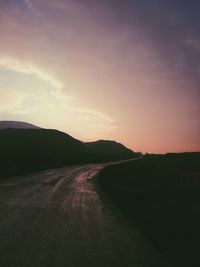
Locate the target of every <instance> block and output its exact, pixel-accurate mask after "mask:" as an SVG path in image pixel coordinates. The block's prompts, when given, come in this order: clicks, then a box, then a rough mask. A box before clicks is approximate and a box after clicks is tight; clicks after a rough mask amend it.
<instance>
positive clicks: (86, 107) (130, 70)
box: [0, 0, 200, 153]
mask: <svg viewBox="0 0 200 267" xmlns="http://www.w3.org/2000/svg"><path fill="white" fill-rule="evenodd" d="M83 2H84V3H83ZM111 2H112V1H111ZM128 2H129V1H127V3H126V4H124V5H123V4H120V3H119V2H118V1H116V5H115V6H112V4H108V3H107V1H96V0H95V1H92V2H91V1H89V0H87V1H80V0H77V1H71V0H67V1H63V0H57V1H47V0H43V1H39V0H34V1H31V0H29V1H24V0H18V1H14V0H10V1H5V2H4V3H2V2H1V3H0V23H1V27H0V33H1V36H2V38H1V43H0V120H18V121H26V122H30V123H33V124H36V125H38V126H41V127H44V128H56V129H58V130H62V131H65V132H67V133H69V134H71V135H73V136H74V137H76V138H79V139H81V140H83V141H93V140H96V139H112V140H116V141H118V142H121V143H123V144H124V145H126V146H128V147H130V148H131V149H133V150H134V151H142V152H144V153H145V152H149V153H165V152H185V151H200V140H199V136H200V120H199V115H200V105H199V103H200V93H199V80H198V79H199V66H198V65H195V64H196V62H195V60H194V58H196V57H197V55H198V56H199V54H200V49H199V47H200V46H198V44H200V40H199V39H198V40H197V36H196V35H195V31H193V32H192V31H191V30H190V29H189V28H188V32H186V33H184V34H185V35H184V34H183V36H184V38H183V40H181V42H180V40H179V39H176V30H177V32H179V31H180V29H179V27H180V26H178V25H182V26H183V25H185V23H187V21H178V19H181V18H180V16H179V14H178V13H177V19H174V23H175V24H174V25H173V30H172V29H171V20H170V19H171V16H170V14H171V13H170V12H171V9H170V8H171V7H170V6H166V7H165V6H164V4H163V9H164V8H165V11H164V14H165V21H164V20H162V14H160V15H161V16H151V15H152V14H153V13H152V14H150V13H147V14H146V13H145V12H151V11H152V12H155V11H154V10H156V7H155V6H154V7H152V9H151V7H150V6H149V7H148V10H150V11H147V8H146V6H145V5H142V4H133V3H132V4H130V3H129V4H128ZM136 2H137V1H136ZM134 5H135V6H134ZM148 5H150V4H149V3H148ZM149 8H150V9H149ZM159 10H160V9H159ZM130 12H132V13H130ZM134 12H135V13H134ZM140 12H141V13H140ZM160 12H161V11H160ZM174 12H175V11H174ZM177 12H178V11H177ZM143 13H144V16H142V14H143ZM145 14H146V16H145ZM189 15H190V14H188V16H189ZM154 17H155V18H154ZM133 18H134V19H133ZM156 19H157V20H158V21H156ZM165 23H166V25H165ZM176 23H177V24H176ZM149 25H150V26H151V27H149ZM158 25H162V27H163V28H165V31H166V32H165V36H166V40H164V41H162V40H163V38H164V36H163V32H162V27H161V28H159V27H158ZM176 25H177V26H176ZM192 26H193V29H195V25H192ZM182 28H184V27H182ZM185 28H186V27H185ZM151 30H152V32H151ZM173 31H174V32H173ZM170 38H171V39H170Z"/></svg>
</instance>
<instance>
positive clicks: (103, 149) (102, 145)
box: [85, 140, 136, 160]
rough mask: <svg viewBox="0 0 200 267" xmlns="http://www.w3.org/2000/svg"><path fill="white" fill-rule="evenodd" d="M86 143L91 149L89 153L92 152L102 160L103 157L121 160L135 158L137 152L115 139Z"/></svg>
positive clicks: (96, 157)
mask: <svg viewBox="0 0 200 267" xmlns="http://www.w3.org/2000/svg"><path fill="white" fill-rule="evenodd" d="M85 144H86V147H87V148H88V150H89V153H90V154H92V155H93V157H94V158H95V159H97V160H98V159H99V160H101V158H103V159H105V160H109V159H112V160H115V159H117V160H120V159H128V158H133V157H135V156H136V153H134V152H133V151H132V150H130V149H128V148H126V147H125V146H124V145H122V144H120V143H117V142H115V141H109V140H99V141H96V142H88V143H85Z"/></svg>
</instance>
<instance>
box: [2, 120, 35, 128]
mask: <svg viewBox="0 0 200 267" xmlns="http://www.w3.org/2000/svg"><path fill="white" fill-rule="evenodd" d="M7 128H13V129H40V127H38V126H35V125H33V124H31V123H27V122H22V121H0V129H7Z"/></svg>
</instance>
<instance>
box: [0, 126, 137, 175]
mask: <svg viewBox="0 0 200 267" xmlns="http://www.w3.org/2000/svg"><path fill="white" fill-rule="evenodd" d="M135 155H136V154H135V153H134V152H132V151H131V150H129V149H127V148H126V147H124V146H122V145H121V144H118V143H116V142H112V141H102V142H101V149H99V146H98V142H97V144H96V143H95V142H94V143H90V144H89V145H88V144H87V143H83V142H81V141H79V140H77V139H75V138H73V137H72V136H70V135H68V134H66V133H63V132H60V131H57V130H47V129H0V178H1V177H2V178H6V177H10V176H15V175H20V174H23V173H28V172H32V171H36V170H40V169H46V168H54V167H60V166H63V165H70V164H79V163H95V162H104V161H114V160H121V159H127V158H131V157H134V156H135Z"/></svg>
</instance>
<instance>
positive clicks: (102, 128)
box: [0, 57, 116, 137]
mask: <svg viewBox="0 0 200 267" xmlns="http://www.w3.org/2000/svg"><path fill="white" fill-rule="evenodd" d="M0 66H1V67H3V68H4V69H5V70H7V71H8V75H9V71H12V72H16V73H19V74H24V75H25V76H27V75H33V76H35V77H36V78H37V79H39V80H41V81H43V82H45V83H47V85H49V89H48V91H47V92H45V93H44V92H42V91H38V90H36V89H37V88H35V90H32V92H30V91H29V92H28V91H27V92H26V91H25V89H24V90H21V89H19V88H14V89H8V88H5V87H2V86H1V85H0V99H1V101H3V103H4V104H1V108H0V112H4V113H5V112H7V113H9V114H15V115H17V116H20V115H24V114H27V116H28V115H29V114H30V113H35V114H36V115H37V114H38V115H37V116H39V117H38V120H40V118H43V122H44V121H45V120H46V121H48V122H49V124H51V125H52V126H53V125H54V123H55V121H59V120H60V116H65V117H66V118H68V119H67V121H66V125H67V124H73V125H74V127H75V128H79V125H83V124H85V125H87V126H86V128H87V131H85V135H84V133H83V136H85V137H87V135H88V134H89V135H94V134H97V133H106V132H108V131H112V130H114V129H115V128H116V126H115V125H114V120H113V119H111V118H110V117H109V116H106V115H104V114H103V113H101V112H99V111H95V110H92V109H84V108H81V107H78V106H77V105H76V103H75V101H72V98H71V97H70V96H69V95H66V93H65V94H64V93H63V92H62V89H63V84H62V82H61V81H59V80H58V79H56V78H55V77H54V76H53V75H52V74H50V73H49V72H47V71H44V70H42V69H41V68H39V67H37V66H35V65H34V64H32V63H24V62H21V61H19V60H17V59H13V58H5V57H4V58H1V59H0ZM29 82H30V83H31V82H32V80H31V76H30V81H29ZM26 86H27V85H26V84H25V85H24V87H26ZM47 88H48V87H47ZM45 90H46V89H45ZM45 116H46V117H45ZM65 120H66V119H65ZM41 123H42V121H41ZM41 123H40V124H41ZM57 127H58V128H59V129H63V130H65V129H66V128H65V126H63V122H62V124H60V125H57ZM88 129H89V132H88ZM83 132H84V131H83Z"/></svg>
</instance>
